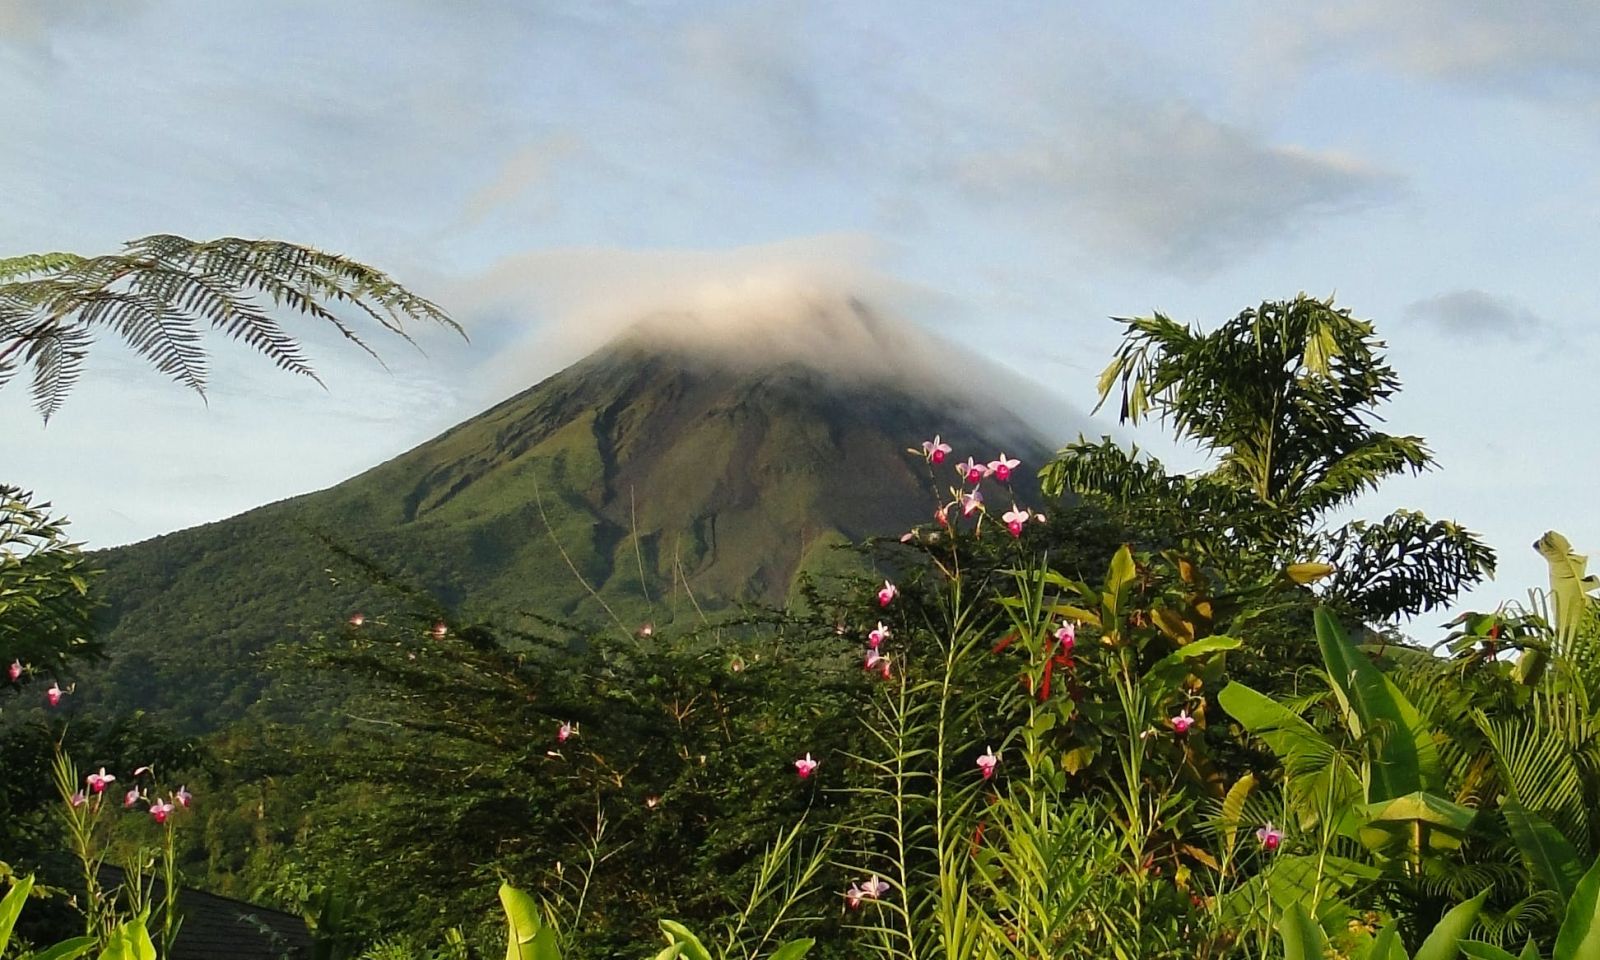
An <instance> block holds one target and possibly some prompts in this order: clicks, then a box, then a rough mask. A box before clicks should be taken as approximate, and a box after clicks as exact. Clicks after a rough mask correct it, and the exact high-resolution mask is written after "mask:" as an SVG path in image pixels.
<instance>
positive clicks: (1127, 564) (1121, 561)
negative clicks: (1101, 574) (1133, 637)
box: [1106, 544, 1138, 608]
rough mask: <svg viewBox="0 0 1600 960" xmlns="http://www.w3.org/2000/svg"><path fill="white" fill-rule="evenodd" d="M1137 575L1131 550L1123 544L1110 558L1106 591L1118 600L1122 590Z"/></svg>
mask: <svg viewBox="0 0 1600 960" xmlns="http://www.w3.org/2000/svg"><path fill="white" fill-rule="evenodd" d="M1137 575H1138V568H1137V567H1135V566H1134V562H1133V551H1132V550H1131V549H1129V548H1128V546H1127V545H1126V544H1124V545H1123V546H1122V548H1121V549H1119V550H1118V551H1117V552H1116V554H1115V555H1114V556H1113V557H1112V558H1111V569H1110V571H1109V572H1108V573H1107V574H1106V592H1107V593H1109V594H1111V596H1113V597H1115V598H1117V600H1119V601H1120V600H1121V598H1122V596H1123V594H1124V592H1125V591H1126V590H1127V589H1128V588H1129V587H1131V586H1133V579H1134V577H1135V576H1137ZM1118 608H1120V604H1118Z"/></svg>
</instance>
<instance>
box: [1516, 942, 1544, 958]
mask: <svg viewBox="0 0 1600 960" xmlns="http://www.w3.org/2000/svg"><path fill="white" fill-rule="evenodd" d="M1517 960H1539V945H1538V944H1536V943H1534V942H1533V938H1532V937H1529V938H1528V942H1527V943H1525V944H1523V945H1522V953H1521V954H1520V955H1518V957H1517Z"/></svg>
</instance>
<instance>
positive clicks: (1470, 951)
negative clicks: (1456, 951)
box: [1461, 940, 1517, 960]
mask: <svg viewBox="0 0 1600 960" xmlns="http://www.w3.org/2000/svg"><path fill="white" fill-rule="evenodd" d="M1461 952H1462V953H1464V954H1466V955H1467V956H1468V957H1470V958H1472V960H1517V957H1516V955H1515V954H1513V953H1511V952H1509V951H1507V950H1503V949H1501V948H1500V947H1497V946H1495V945H1494V944H1492V943H1484V942H1483V941H1482V940H1463V941H1461Z"/></svg>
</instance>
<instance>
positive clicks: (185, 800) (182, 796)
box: [172, 786, 194, 810]
mask: <svg viewBox="0 0 1600 960" xmlns="http://www.w3.org/2000/svg"><path fill="white" fill-rule="evenodd" d="M172 799H174V800H176V801H178V806H180V807H182V808H184V809H185V810H187V809H189V804H191V803H194V794H192V793H190V792H189V788H188V787H187V786H182V787H179V788H178V792H177V793H175V794H173V795H172Z"/></svg>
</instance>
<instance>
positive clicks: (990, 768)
mask: <svg viewBox="0 0 1600 960" xmlns="http://www.w3.org/2000/svg"><path fill="white" fill-rule="evenodd" d="M999 762H1000V758H999V757H997V756H995V752H994V747H989V748H988V752H987V753H985V754H984V755H983V756H981V757H979V758H978V769H979V770H980V771H982V772H983V779H985V780H988V779H989V778H990V777H993V776H994V768H995V764H997V763H999Z"/></svg>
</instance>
